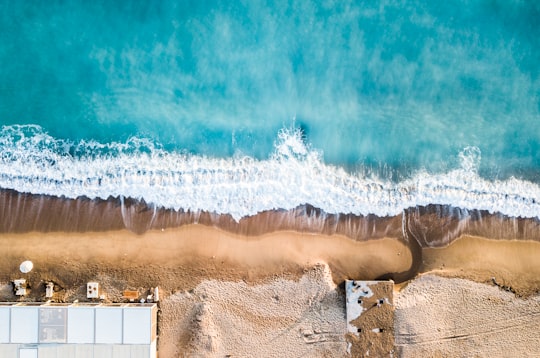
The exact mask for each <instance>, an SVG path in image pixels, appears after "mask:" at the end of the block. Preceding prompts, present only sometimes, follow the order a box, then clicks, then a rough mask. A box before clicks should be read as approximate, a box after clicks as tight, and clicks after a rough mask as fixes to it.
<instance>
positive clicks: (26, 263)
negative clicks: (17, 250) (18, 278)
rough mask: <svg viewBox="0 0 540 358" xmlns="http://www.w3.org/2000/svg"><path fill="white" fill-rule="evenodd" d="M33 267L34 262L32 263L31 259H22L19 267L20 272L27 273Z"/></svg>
mask: <svg viewBox="0 0 540 358" xmlns="http://www.w3.org/2000/svg"><path fill="white" fill-rule="evenodd" d="M33 268H34V264H33V263H32V261H24V262H23V263H22V264H21V266H20V267H19V269H20V270H21V272H22V273H28V272H30V271H32V269H33Z"/></svg>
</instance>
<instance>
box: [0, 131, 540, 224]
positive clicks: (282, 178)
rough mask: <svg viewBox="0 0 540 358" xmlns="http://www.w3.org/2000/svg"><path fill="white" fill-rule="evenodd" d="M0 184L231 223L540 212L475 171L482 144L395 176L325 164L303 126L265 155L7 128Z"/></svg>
mask: <svg viewBox="0 0 540 358" xmlns="http://www.w3.org/2000/svg"><path fill="white" fill-rule="evenodd" d="M0 134H1V136H0V187H1V188H4V189H14V190H17V191H19V192H28V193H33V194H47V195H54V196H64V197H67V198H77V197H80V196H86V197H89V198H102V199H106V198H108V197H110V196H113V197H132V198H135V199H144V200H145V201H146V202H147V203H150V204H152V205H155V206H158V207H165V208H171V209H176V210H178V209H184V210H192V211H197V210H205V211H210V212H216V213H222V214H225V213H229V214H231V215H232V216H233V217H234V218H235V219H236V220H239V219H240V218H242V217H244V216H249V215H253V214H256V213H258V212H260V211H264V210H271V209H291V208H294V207H296V206H298V205H302V204H311V205H314V206H315V207H318V208H321V209H323V210H324V211H326V212H328V213H353V214H361V215H367V214H375V215H378V216H387V215H396V214H398V213H400V212H401V211H402V210H403V209H405V208H408V207H414V206H417V205H428V204H443V205H452V206H456V207H460V208H463V209H479V210H487V211H489V212H500V213H502V214H505V215H508V216H513V217H537V218H540V187H539V186H538V185H537V184H534V183H531V182H527V181H523V180H518V179H514V178H511V179H508V180H504V181H489V180H485V179H483V178H481V177H479V176H478V174H477V167H478V163H479V160H480V151H479V150H478V148H474V147H470V148H465V149H464V150H463V152H462V153H460V154H459V156H460V159H461V162H462V166H461V167H460V168H458V169H455V170H452V171H449V172H447V173H442V174H429V173H427V172H418V173H417V174H416V175H415V176H414V177H413V178H412V179H408V180H404V181H402V182H400V183H392V182H390V181H388V180H384V179H380V178H374V177H366V176H361V175H354V174H350V173H347V172H346V171H345V170H344V169H342V168H340V167H335V166H331V165H327V164H325V163H324V162H323V160H322V156H321V154H320V153H319V152H317V151H316V150H313V149H311V148H309V146H307V145H306V144H305V139H304V138H303V137H302V133H301V131H300V130H299V129H295V128H292V129H283V130H281V131H280V132H279V134H278V139H277V140H276V143H275V151H274V153H273V154H272V155H271V156H270V157H269V159H267V160H256V159H253V158H250V157H235V158H227V159H218V158H208V157H203V156H196V155H188V154H181V153H174V152H167V151H165V150H162V149H160V148H159V147H157V146H155V145H154V144H152V143H151V142H150V141H146V140H142V139H137V138H132V139H130V140H128V141H127V142H126V143H110V144H102V143H97V142H84V141H83V142H79V143H70V142H67V141H62V140H58V139H55V138H53V137H51V136H49V135H48V134H47V133H45V132H44V131H43V130H42V129H41V128H40V127H37V126H9V127H3V128H2V132H1V133H0Z"/></svg>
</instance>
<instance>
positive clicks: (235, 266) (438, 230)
mask: <svg viewBox="0 0 540 358" xmlns="http://www.w3.org/2000/svg"><path fill="white" fill-rule="evenodd" d="M2 195H4V199H5V201H4V202H5V203H7V204H8V205H4V206H3V207H2V222H1V225H0V227H1V228H2V234H1V235H0V248H1V254H2V260H0V283H2V285H1V286H0V300H6V301H14V300H16V299H17V298H16V297H15V296H14V295H13V292H12V289H11V285H10V284H9V282H10V281H11V280H13V279H17V278H20V277H22V276H24V277H25V278H26V279H27V280H28V282H29V283H30V286H31V289H30V292H29V294H28V296H27V297H25V298H24V300H28V301H34V300H37V301H43V300H45V297H44V295H45V284H46V283H47V282H49V281H52V282H54V283H55V287H56V291H55V293H54V297H53V299H54V300H56V301H65V302H72V301H73V300H76V299H78V300H81V301H85V300H87V299H86V287H85V285H86V282H88V281H98V282H99V283H100V288H101V290H102V293H103V294H104V295H105V301H113V302H115V301H125V298H124V297H123V291H124V290H131V291H137V292H138V293H139V295H140V297H146V295H147V294H148V293H149V290H150V288H152V287H155V286H159V287H160V292H161V294H160V296H161V302H160V308H161V312H160V316H159V340H158V349H159V354H160V357H175V356H186V357H191V356H203V357H207V356H208V357H222V356H226V355H228V354H230V355H231V356H240V357H248V356H260V357H281V356H292V357H300V356H310V357H341V356H344V355H345V354H346V350H347V342H346V338H345V335H346V322H345V297H344V290H343V281H344V280H345V279H355V280H374V279H393V280H394V281H395V282H396V291H395V294H394V302H395V309H396V311H395V323H394V326H395V327H394V331H395V342H396V352H395V353H396V354H398V355H399V356H404V357H415V356H444V357H453V356H456V357H459V356H470V355H471V354H472V355H476V356H485V357H493V356H509V355H513V352H518V355H529V354H532V355H533V356H534V355H537V354H538V353H539V351H538V347H537V346H535V343H533V342H537V341H538V339H539V338H540V333H539V332H538V331H537V330H536V329H535V328H534V327H537V326H538V324H539V322H538V317H539V316H540V307H539V303H538V302H539V297H540V296H539V295H538V292H539V288H540V281H539V279H538V277H540V263H539V262H538V261H537V258H538V257H540V242H539V241H537V240H538V238H539V237H540V236H539V235H537V233H538V231H539V229H538V228H539V225H538V221H537V220H532V219H529V220H524V219H512V218H507V217H503V216H500V215H495V214H486V213H479V212H477V213H472V214H471V213H468V214H467V213H465V214H464V213H463V212H461V211H459V209H452V208H448V207H441V206H430V207H424V208H413V209H409V210H406V211H404V213H403V214H402V215H399V216H396V217H387V218H378V217H376V216H368V217H361V216H354V215H339V216H338V215H327V214H325V213H324V212H322V211H320V210H317V209H316V208H312V207H309V206H303V207H299V208H297V209H294V210H289V211H284V210H280V211H268V212H264V213H261V214H259V215H256V216H254V217H249V218H245V219H243V220H241V221H240V222H235V221H234V220H231V218H230V217H228V216H220V215H215V214H211V213H189V212H187V213H179V212H173V211H167V210H159V209H156V210H151V209H152V208H149V207H148V206H146V204H144V203H138V202H135V201H134V202H132V203H128V204H127V205H126V204H125V203H124V204H122V205H120V204H119V202H118V200H117V199H109V200H107V201H94V200H88V199H80V200H66V199H55V198H51V197H34V196H29V195H25V194H17V193H13V192H3V194H2ZM6 195H7V197H6ZM98 214H99V215H98ZM480 214H482V215H480ZM10 218H14V220H11V219H10ZM16 218H18V219H16ZM21 218H26V221H23V220H22V219H21ZM48 218H49V219H50V220H48ZM99 218H102V220H101V221H99V220H98V219H99ZM32 220H33V221H32ZM96 220H98V221H99V225H98V223H96ZM135 223H136V224H135ZM100 225H101V226H100ZM92 227H93V228H94V229H93V230H90V228H92ZM484 234H485V235H484ZM24 260H31V261H32V262H33V263H34V269H33V270H32V271H31V272H30V273H27V274H22V273H20V272H19V265H20V263H21V262H22V261H24ZM464 279H467V280H464ZM460 317H461V318H460ZM510 341H512V346H511V348H509V345H508V344H507V342H510ZM504 342H506V343H504ZM505 344H506V345H505Z"/></svg>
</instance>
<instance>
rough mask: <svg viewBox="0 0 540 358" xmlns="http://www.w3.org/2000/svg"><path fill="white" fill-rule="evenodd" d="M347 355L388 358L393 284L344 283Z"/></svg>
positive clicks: (392, 345) (392, 328) (392, 342)
mask: <svg viewBox="0 0 540 358" xmlns="http://www.w3.org/2000/svg"><path fill="white" fill-rule="evenodd" d="M345 291H346V297H347V331H348V334H347V342H348V352H349V353H350V354H351V355H352V356H355V357H358V356H360V357H364V356H373V357H388V356H392V355H393V352H394V305H393V292H394V282H393V281H352V280H347V281H345Z"/></svg>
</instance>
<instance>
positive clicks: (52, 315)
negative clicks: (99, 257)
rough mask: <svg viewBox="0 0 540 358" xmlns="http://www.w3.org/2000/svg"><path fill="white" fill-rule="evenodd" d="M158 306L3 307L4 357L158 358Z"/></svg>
mask: <svg viewBox="0 0 540 358" xmlns="http://www.w3.org/2000/svg"><path fill="white" fill-rule="evenodd" d="M156 339H157V305H156V304H152V303H146V304H139V303H136V304H133V303H114V304H93V303H73V304H67V303H66V304H64V303H16V302H3V303H0V357H6V358H52V357H54V358H56V357H84V358H113V357H114V358H117V357H118V358H124V357H125V358H156V356H157V354H156Z"/></svg>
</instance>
